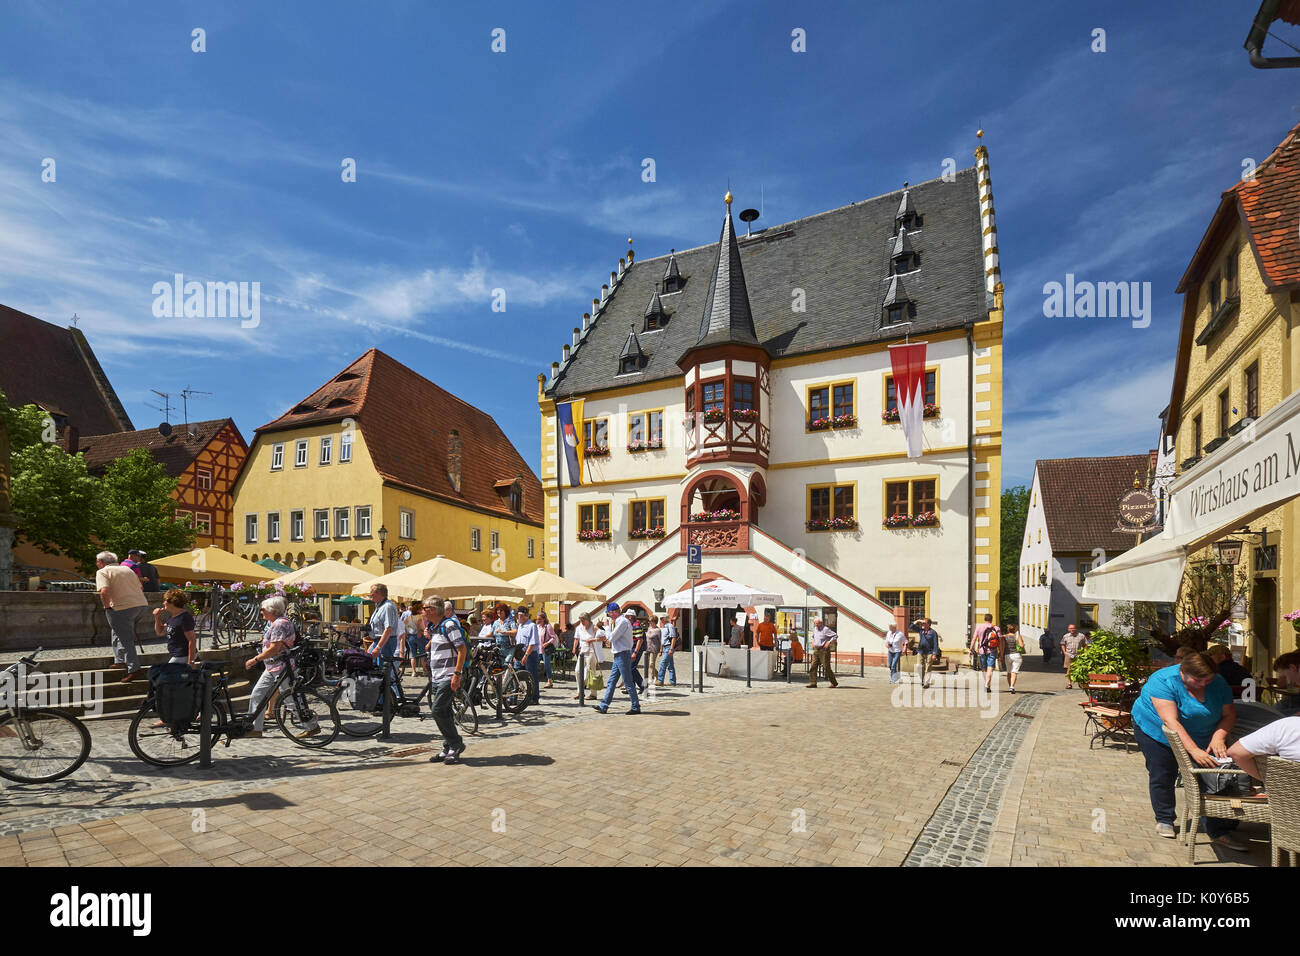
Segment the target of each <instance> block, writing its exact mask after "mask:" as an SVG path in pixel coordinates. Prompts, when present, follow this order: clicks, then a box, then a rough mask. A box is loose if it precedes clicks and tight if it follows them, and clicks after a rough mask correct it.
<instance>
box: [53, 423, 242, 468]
mask: <svg viewBox="0 0 1300 956" xmlns="http://www.w3.org/2000/svg"><path fill="white" fill-rule="evenodd" d="M226 424H229V425H230V426H231V427H234V425H235V423H234V422H232V421H231V420H230V419H229V418H214V419H212V420H211V421H207V422H191V423H190V428H191V429H193V430H194V433H195V437H194V438H193V439H192V440H190V439H189V435H188V433H187V432H186V429H185V426H184V425H183V424H181V425H173V426H172V433H171V435H169V436H167V437H166V438H164V437H163V436H162V435H161V434H159V432H158V429H156V428H145V429H142V430H140V431H134V432H114V433H112V434H109V435H91V436H89V437H87V436H82V438H81V441H80V443H79V445H78V450H80V451H81V452H82V453H84V454H85V456H86V467H87V468H88V469H89V470H90V471H91V472H92V473H94V474H98V473H100V472H102V471H103V470H104V469H105V468H107V467H108V466H109V465H110V464H111V463H112V462H114V461H116V460H117V459H119V458H122V457H124V456H125V455H127V454H129V453H130V452H132V451H134V450H135V449H137V448H146V449H148V451H149V454H151V455H152V456H153V458H154V461H156V462H158V464H160V465H162V466H163V468H164V469H165V470H166V472H167V474H169V475H171V476H172V477H173V478H177V477H180V475H181V473H182V472H184V471H185V469H186V468H188V467H189V466H190V465H191V464H192V463H193V461H194V459H195V458H197V457H198V454H199V452H201V451H203V449H204V448H205V447H207V444H208V442H210V441H212V438H213V436H214V435H216V434H217V432H219V431H221V429H222V427H223V426H224V425H226ZM236 430H238V429H236Z"/></svg>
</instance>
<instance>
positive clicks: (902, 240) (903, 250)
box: [889, 229, 918, 275]
mask: <svg viewBox="0 0 1300 956" xmlns="http://www.w3.org/2000/svg"><path fill="white" fill-rule="evenodd" d="M889 261H890V266H891V268H890V271H891V272H893V274H894V275H902V274H903V273H905V272H912V271H913V270H915V269H916V267H917V261H918V260H917V255H916V250H915V249H913V248H912V240H911V239H910V238H909V237H908V235H907V230H906V229H900V230H899V232H898V235H897V236H895V237H894V239H893V241H892V242H890V244H889Z"/></svg>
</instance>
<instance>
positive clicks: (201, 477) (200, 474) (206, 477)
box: [194, 468, 212, 491]
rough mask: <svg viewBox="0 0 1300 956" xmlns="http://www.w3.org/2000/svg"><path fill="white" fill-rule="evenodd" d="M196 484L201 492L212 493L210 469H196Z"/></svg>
mask: <svg viewBox="0 0 1300 956" xmlns="http://www.w3.org/2000/svg"><path fill="white" fill-rule="evenodd" d="M194 483H195V484H196V485H198V487H199V491H211V490H212V470H211V469H210V468H196V469H194Z"/></svg>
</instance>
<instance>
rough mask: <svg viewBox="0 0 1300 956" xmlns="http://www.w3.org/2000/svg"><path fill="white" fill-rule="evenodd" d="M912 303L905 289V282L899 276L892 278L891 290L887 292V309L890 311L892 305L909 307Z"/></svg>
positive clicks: (890, 280) (890, 278)
mask: <svg viewBox="0 0 1300 956" xmlns="http://www.w3.org/2000/svg"><path fill="white" fill-rule="evenodd" d="M911 302H912V299H911V297H910V296H908V294H907V290H906V289H905V288H903V280H902V279H900V278H899V277H898V276H890V277H889V288H888V289H886V290H885V303H884V304H885V308H886V309H888V308H889V307H890V306H891V305H901V306H907V305H910V304H911Z"/></svg>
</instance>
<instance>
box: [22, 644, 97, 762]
mask: <svg viewBox="0 0 1300 956" xmlns="http://www.w3.org/2000/svg"><path fill="white" fill-rule="evenodd" d="M42 650H44V648H39V647H38V648H37V649H36V650H35V651H33V652H32V655H31V656H30V657H23V658H19V659H18V660H17V661H16V662H14V663H13V664H11V665H10V666H9V667H8V668H6V670H5V675H6V676H7V677H9V678H10V680H11V681H12V682H13V686H14V688H15V692H14V696H13V699H12V700H11V701H9V702H7V704H5V706H4V709H3V710H0V777H5V778H6V779H9V780H13V781H16V782H17V783H51V782H53V781H55V780H60V779H62V778H63V777H66V776H67V775H68V774H70V773H72V772H73V771H75V770H76V769H77V768H78V767H80V766H81V765H82V764H83V763H85V762H86V758H87V757H89V756H90V731H89V730H87V729H86V725H85V724H84V723H82V722H81V720H80V719H78V718H77V717H75V716H74V715H72V714H70V713H68V712H67V711H66V710H60V709H59V708H57V707H39V708H28V707H27V706H25V704H24V700H23V696H24V695H23V692H22V688H19V687H18V686H17V676H18V668H19V665H22V666H25V667H28V668H30V669H32V670H39V667H38V666H37V663H36V655H37V654H39V653H40V652H41V651H42ZM0 703H3V702H0Z"/></svg>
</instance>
